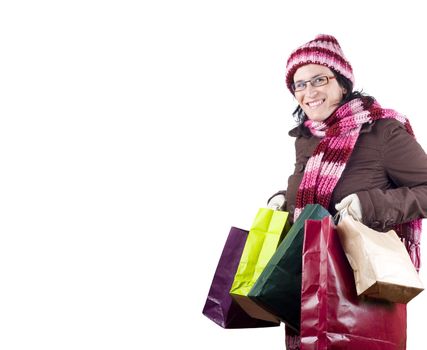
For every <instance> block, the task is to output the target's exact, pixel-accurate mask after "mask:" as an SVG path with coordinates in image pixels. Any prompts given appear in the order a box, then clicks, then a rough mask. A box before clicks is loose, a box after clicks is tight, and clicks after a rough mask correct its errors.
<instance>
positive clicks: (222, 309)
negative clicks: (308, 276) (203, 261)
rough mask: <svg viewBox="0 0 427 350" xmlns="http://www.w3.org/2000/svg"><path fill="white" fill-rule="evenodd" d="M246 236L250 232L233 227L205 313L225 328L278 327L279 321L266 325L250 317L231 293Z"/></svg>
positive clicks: (220, 260)
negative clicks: (233, 298)
mask: <svg viewBox="0 0 427 350" xmlns="http://www.w3.org/2000/svg"><path fill="white" fill-rule="evenodd" d="M247 236H248V231H245V230H242V229H239V228H237V227H232V228H231V230H230V233H229V234H228V238H227V240H226V242H225V245H224V249H223V251H222V254H221V257H220V259H219V262H218V265H217V268H216V271H215V274H214V277H213V280H212V284H211V287H210V289H209V293H208V296H207V298H206V303H205V306H204V308H203V311H202V312H203V314H204V315H205V316H206V317H208V318H209V319H210V320H212V321H213V322H215V323H216V324H218V325H220V326H221V327H223V328H258V327H273V326H278V325H279V323H278V322H276V323H273V322H267V321H262V320H258V319H255V318H252V317H250V316H249V315H248V314H247V313H246V312H245V311H243V309H242V308H241V307H240V306H239V305H238V304H237V303H236V302H234V301H233V300H232V298H231V296H230V294H229V290H230V287H231V284H232V283H233V279H234V274H235V273H236V270H237V266H238V265H239V261H240V256H241V254H242V252H243V247H244V245H245V242H246V238H247Z"/></svg>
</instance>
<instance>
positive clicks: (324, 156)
mask: <svg viewBox="0 0 427 350" xmlns="http://www.w3.org/2000/svg"><path fill="white" fill-rule="evenodd" d="M367 103H368V100H367V99H366V98H357V99H354V100H351V101H350V102H348V103H346V104H344V105H342V106H341V107H339V108H338V109H337V110H336V111H335V113H334V114H333V115H332V116H331V117H329V118H328V119H326V120H325V121H323V122H316V121H312V120H308V121H306V122H305V125H306V126H307V127H308V128H309V129H310V131H311V133H312V134H313V135H315V136H318V137H321V138H322V140H321V141H320V143H319V145H318V146H317V148H316V149H315V150H314V152H313V155H312V156H311V158H310V159H309V160H308V162H307V165H306V169H305V171H304V176H303V178H302V182H301V184H300V186H299V189H298V193H297V198H296V208H295V214H294V221H295V220H296V219H297V218H298V216H299V214H300V213H301V211H302V210H303V208H304V207H305V205H306V204H320V205H322V206H323V207H325V208H328V207H329V204H330V201H331V197H332V192H333V191H334V188H335V186H336V184H337V182H338V180H339V179H340V177H341V175H342V173H343V171H344V169H345V167H346V165H347V162H348V160H349V159H350V156H351V153H352V152H353V149H354V145H355V144H356V141H357V138H358V136H359V132H360V129H361V128H362V125H363V124H365V123H371V122H373V121H375V120H378V119H386V118H394V119H397V120H398V121H400V122H401V123H402V124H403V125H404V126H405V128H406V130H407V132H408V133H409V134H410V135H412V136H414V133H413V131H412V128H411V125H410V124H409V121H408V119H407V118H406V117H405V116H403V115H401V114H399V113H397V112H396V111H394V110H392V109H383V108H381V106H380V105H379V104H378V103H377V102H376V101H375V102H374V103H372V104H371V105H370V106H369V107H367ZM421 221H422V220H421V219H417V220H413V221H411V222H408V223H404V224H400V225H397V226H395V227H394V230H395V231H396V233H397V234H398V235H399V236H400V238H401V239H402V241H403V242H404V243H405V246H406V249H407V250H408V252H409V255H410V257H411V260H412V262H413V263H414V265H415V267H416V268H417V270H418V269H419V267H420V240H421Z"/></svg>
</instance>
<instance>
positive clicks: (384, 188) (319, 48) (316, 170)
mask: <svg viewBox="0 0 427 350" xmlns="http://www.w3.org/2000/svg"><path fill="white" fill-rule="evenodd" d="M286 70H287V73H286V85H287V87H288V89H289V90H290V92H291V93H292V94H293V95H294V97H295V99H296V101H297V102H298V107H297V108H296V110H295V112H294V116H295V118H296V120H297V122H298V126H297V127H295V128H294V129H292V130H291V131H290V132H289V135H290V136H292V137H295V149H296V162H295V170H294V173H293V174H292V175H291V176H290V177H289V179H288V187H287V190H286V191H279V192H278V193H277V194H276V195H273V196H272V197H271V199H270V200H269V205H271V206H274V207H281V208H283V209H284V210H286V211H288V212H289V213H290V218H291V221H292V219H293V220H294V221H295V220H296V219H297V218H298V216H299V214H300V213H301V212H302V210H303V209H304V207H305V206H306V205H307V204H320V205H322V206H323V207H325V208H327V209H328V210H329V212H330V213H331V214H335V213H336V212H337V210H341V209H343V208H347V210H348V213H349V214H350V215H352V216H353V217H354V218H355V219H357V220H359V221H361V222H363V223H364V224H365V225H367V226H369V227H371V228H373V229H375V230H377V231H388V230H390V229H394V230H395V231H396V232H397V233H398V235H400V238H401V239H402V240H403V242H405V244H406V248H407V250H408V253H409V255H410V257H411V259H412V262H413V263H414V265H415V267H416V268H417V269H419V266H420V235H421V218H425V217H427V155H426V154H425V152H424V150H423V149H422V148H421V146H420V145H419V144H418V143H417V141H416V140H415V138H414V134H413V131H412V128H411V125H410V123H409V120H408V119H407V118H406V117H405V116H404V115H402V114H400V113H398V112H396V111H394V110H392V109H384V108H382V107H381V106H380V104H379V103H378V102H377V101H376V100H375V99H374V98H373V97H371V96H367V95H364V94H362V93H361V92H359V91H353V85H354V76H353V69H352V67H351V65H350V63H349V62H348V60H347V59H346V58H345V56H344V54H343V52H342V50H341V47H340V45H339V43H338V41H337V40H336V39H335V38H334V37H333V36H330V35H319V36H317V37H316V38H315V39H314V40H312V41H310V42H308V43H306V44H304V45H302V46H301V47H299V48H297V49H296V50H295V51H294V52H293V53H292V54H291V56H290V57H289V59H288V62H287V67H286ZM353 321H354V322H358V320H357V319H356V320H352V322H353ZM390 322H393V320H390ZM302 327H303V326H302ZM286 333H287V334H286V345H287V348H288V349H299V348H300V342H301V340H300V338H299V334H298V332H295V331H293V330H292V329H290V328H289V329H288V328H287V329H286ZM352 348H362V347H358V344H352ZM363 348H364V349H366V347H363Z"/></svg>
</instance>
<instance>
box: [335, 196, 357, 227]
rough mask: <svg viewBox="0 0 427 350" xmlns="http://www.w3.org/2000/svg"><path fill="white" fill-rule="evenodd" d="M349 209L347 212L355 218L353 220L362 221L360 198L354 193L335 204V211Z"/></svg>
mask: <svg viewBox="0 0 427 350" xmlns="http://www.w3.org/2000/svg"><path fill="white" fill-rule="evenodd" d="M345 208H347V212H348V213H349V214H350V215H351V216H352V217H353V219H355V220H358V221H362V205H361V204H360V200H359V197H357V194H355V193H353V194H350V195H348V196H347V197H344V198H343V199H342V200H341V202H339V203H337V204H335V209H336V210H337V211H341V210H343V209H345Z"/></svg>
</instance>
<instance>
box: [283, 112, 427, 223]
mask: <svg viewBox="0 0 427 350" xmlns="http://www.w3.org/2000/svg"><path fill="white" fill-rule="evenodd" d="M415 133H416V134H417V132H416V130H415ZM289 135H290V136H293V137H296V140H295V149H296V162H295V170H294V173H293V174H292V175H291V176H290V177H289V179H288V188H287V191H281V192H279V193H284V194H285V197H286V207H285V210H287V211H289V212H290V214H291V215H290V216H291V217H293V213H294V210H295V199H296V193H297V190H298V187H299V185H300V183H301V180H302V176H303V174H304V169H305V166H306V163H307V160H308V159H309V157H310V156H311V154H312V153H313V151H314V149H315V148H316V146H317V145H318V143H319V141H320V139H319V138H318V137H315V136H313V135H311V134H308V133H307V134H305V133H304V132H302V131H301V130H300V129H299V128H295V129H292V130H291V131H290V132H289ZM352 193H356V194H357V196H358V197H359V199H360V202H361V205H362V215H363V219H362V220H363V223H365V224H366V225H368V226H370V227H372V228H374V229H376V230H379V231H386V230H388V229H390V228H391V227H392V226H395V225H396V224H399V223H404V222H407V221H411V220H413V219H417V218H421V217H423V218H424V217H427V155H426V154H425V152H424V151H423V149H422V148H421V146H420V145H419V144H418V142H417V141H416V140H415V139H414V137H413V136H411V135H410V134H408V132H407V131H406V130H405V127H404V126H403V125H402V124H401V123H400V122H399V121H397V120H394V119H382V120H378V121H375V122H373V123H371V124H365V125H364V126H363V127H362V130H361V132H360V135H359V138H358V140H357V142H356V145H355V147H354V150H353V153H352V155H351V157H350V159H349V161H348V163H347V166H346V168H345V170H344V172H343V174H342V176H341V179H340V180H339V181H338V183H337V185H336V187H335V189H334V191H333V194H332V200H331V203H330V206H329V208H328V209H329V211H330V212H331V214H333V215H334V214H335V212H336V210H335V208H334V206H335V204H336V203H338V202H340V201H341V200H342V199H343V198H344V197H345V196H347V195H349V194H352Z"/></svg>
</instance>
